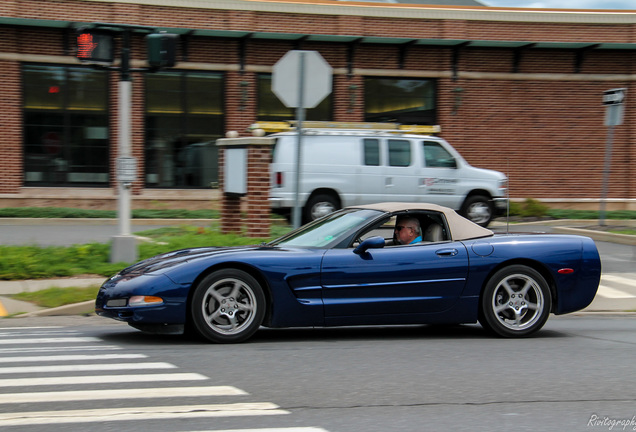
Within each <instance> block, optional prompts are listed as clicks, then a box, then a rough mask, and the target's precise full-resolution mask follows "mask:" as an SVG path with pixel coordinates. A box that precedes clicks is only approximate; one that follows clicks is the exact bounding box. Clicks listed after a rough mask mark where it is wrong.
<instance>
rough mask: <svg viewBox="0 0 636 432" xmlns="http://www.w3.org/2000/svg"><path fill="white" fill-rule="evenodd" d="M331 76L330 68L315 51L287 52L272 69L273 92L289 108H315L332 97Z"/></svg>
mask: <svg viewBox="0 0 636 432" xmlns="http://www.w3.org/2000/svg"><path fill="white" fill-rule="evenodd" d="M331 74H332V69H331V66H329V63H327V62H326V61H325V59H324V58H323V57H322V56H321V55H320V53H319V52H318V51H308V50H292V51H288V52H287V54H285V55H284V56H283V57H281V59H280V60H278V62H276V64H275V65H274V69H273V73H272V91H273V92H274V94H275V95H276V96H278V98H279V99H280V100H281V101H282V102H283V103H284V104H285V106H286V107H288V108H314V107H315V106H316V105H318V104H319V103H320V102H321V101H322V100H323V99H324V98H325V97H327V95H328V94H329V93H331ZM301 82H302V83H303V85H302V88H303V89H302V96H303V97H302V105H303V106H300V105H301V102H300V94H301V93H300V92H301V90H300V87H301V86H300V83H301Z"/></svg>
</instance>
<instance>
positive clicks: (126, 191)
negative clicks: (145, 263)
mask: <svg viewBox="0 0 636 432" xmlns="http://www.w3.org/2000/svg"><path fill="white" fill-rule="evenodd" d="M131 90H132V83H131V82H130V81H119V118H118V124H119V157H129V156H130V154H131V152H130V137H131V133H130V111H131V109H130V105H131V101H132V97H131V96H132V95H131V93H132V91H131ZM118 183H119V199H118V203H117V204H118V205H117V210H118V214H117V216H118V219H119V223H118V225H119V235H123V236H127V235H130V219H131V216H132V212H131V209H130V207H131V206H130V201H131V196H130V189H131V185H130V183H128V182H123V181H119V182H118Z"/></svg>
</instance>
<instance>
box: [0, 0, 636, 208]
mask: <svg viewBox="0 0 636 432" xmlns="http://www.w3.org/2000/svg"><path fill="white" fill-rule="evenodd" d="M94 23H108V24H111V25H114V26H111V27H108V30H113V29H115V30H116V29H117V28H120V27H121V26H125V28H127V29H129V30H130V33H131V40H132V46H131V48H132V49H131V57H132V62H131V65H132V67H133V68H134V71H133V73H132V78H133V91H132V93H133V94H132V99H133V105H132V112H131V121H132V154H133V155H134V156H135V157H136V158H137V160H138V174H139V175H138V180H137V181H136V182H135V183H134V185H133V191H134V202H133V207H135V208H139V207H153V206H162V205H163V206H171V207H175V208H179V207H188V208H206V207H209V203H210V199H211V198H214V197H215V196H218V191H215V190H213V189H211V188H210V185H211V184H212V185H214V184H215V183H216V182H218V155H217V148H216V146H215V145H214V143H215V141H216V139H217V138H220V137H223V136H224V135H225V134H226V132H227V131H238V132H239V134H241V135H245V134H248V133H249V132H247V128H248V127H249V126H250V125H251V124H252V123H254V122H255V121H259V120H284V119H293V117H294V113H293V111H292V110H290V109H287V108H285V107H284V106H283V105H282V104H281V103H280V102H279V101H278V100H277V99H276V97H275V96H274V95H273V94H272V92H271V89H270V82H271V72H272V66H273V65H274V64H275V63H276V61H277V60H279V59H280V58H281V57H282V56H283V55H284V54H285V53H286V52H287V51H288V50H291V49H307V50H317V51H319V52H320V53H321V54H322V56H323V57H324V58H325V59H326V60H327V61H328V62H329V64H330V65H331V66H332V67H333V72H334V75H333V92H332V94H331V95H330V96H329V97H328V98H327V99H326V100H325V101H323V103H321V104H320V105H319V106H318V107H316V108H315V109H312V110H309V111H308V113H307V118H308V119H313V120H333V121H397V122H401V123H408V124H413V123H415V124H438V125H440V126H441V129H442V132H441V135H442V136H443V137H444V138H446V139H447V140H448V141H449V142H451V143H452V144H453V145H454V146H455V147H456V148H457V149H458V150H459V151H460V152H461V153H462V155H464V157H465V158H466V159H467V160H468V161H469V162H470V163H471V164H473V165H475V166H480V167H484V168H491V169H497V170H500V171H503V172H505V173H506V174H507V175H508V176H509V177H510V194H511V197H512V198H519V199H521V198H527V197H532V198H536V199H542V200H544V201H546V202H549V203H553V204H554V205H555V206H561V207H581V206H589V207H590V208H596V207H597V204H598V200H599V198H600V197H601V189H602V179H603V165H604V153H605V145H606V137H607V132H608V131H607V127H605V126H604V111H605V108H604V107H603V106H602V105H601V98H602V94H603V91H605V90H608V89H611V88H626V89H627V102H626V108H625V122H624V124H623V125H621V126H618V127H616V128H615V133H614V136H613V157H612V171H611V176H610V183H609V195H608V196H609V197H610V204H609V205H608V208H610V209H613V208H623V209H634V208H636V130H634V127H633V126H632V125H633V124H634V120H636V110H634V109H632V108H631V107H632V106H633V103H632V101H631V100H632V99H633V97H636V93H635V92H634V88H633V87H634V82H635V81H636V12H634V11H632V12H629V11H620V12H618V11H584V10H580V11H567V10H559V11H556V10H551V11H546V10H522V9H506V8H486V7H478V6H475V7H473V6H426V5H418V4H395V3H391V4H387V3H363V2H340V1H332V0H314V1H301V0H272V1H243V0H4V1H2V2H1V3H0V67H1V70H2V73H3V80H2V81H1V82H0V89H1V91H2V98H1V99H0V104H1V112H2V119H1V120H0V122H1V124H2V138H1V140H0V160H2V167H3V169H2V170H0V206H2V207H10V206H31V205H40V206H45V205H56V206H59V205H64V206H77V207H90V208H115V206H116V198H117V196H116V195H117V190H118V189H117V184H116V180H115V175H114V169H115V159H116V157H117V142H118V123H117V113H118V105H117V97H118V94H117V93H118V81H119V79H120V76H119V73H118V71H116V70H110V69H108V68H97V67H94V66H91V65H86V64H82V63H81V62H80V61H78V60H77V58H76V56H75V55H76V44H75V37H76V29H78V28H80V27H82V26H86V25H91V24H94ZM118 26H119V27H118ZM140 26H146V27H147V28H146V27H140ZM149 28H150V29H149ZM149 30H157V31H159V30H164V31H167V32H170V33H176V34H179V35H180V38H179V43H178V48H177V63H176V65H175V66H174V67H173V68H170V69H164V70H161V71H158V72H149V71H146V70H145V68H146V67H147V66H148V65H147V62H146V46H145V42H144V37H145V36H146V34H147V33H148V31H149ZM113 35H114V41H115V44H116V49H115V52H116V53H118V52H119V48H120V46H121V40H122V38H121V33H119V32H118V31H115V32H114V33H113ZM116 57H117V55H116ZM113 66H117V61H116V62H115V64H114V65H113Z"/></svg>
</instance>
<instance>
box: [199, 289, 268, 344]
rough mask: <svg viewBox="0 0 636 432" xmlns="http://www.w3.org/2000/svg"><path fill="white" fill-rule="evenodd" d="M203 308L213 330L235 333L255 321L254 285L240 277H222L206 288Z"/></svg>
mask: <svg viewBox="0 0 636 432" xmlns="http://www.w3.org/2000/svg"><path fill="white" fill-rule="evenodd" d="M201 308H202V313H203V319H204V320H205V322H206V323H207V325H208V326H210V327H211V328H212V330H214V331H215V332H217V333H219V334H224V335H235V334H238V333H241V332H242V331H243V330H245V329H246V328H247V327H249V326H250V324H251V323H252V322H253V321H254V318H255V312H256V308H257V303H256V296H255V294H254V291H253V289H252V287H250V286H249V285H248V284H246V283H245V282H243V281H242V280H240V279H235V278H225V279H220V280H218V281H216V282H214V283H213V284H212V285H211V286H210V287H209V288H208V289H207V290H206V292H205V294H204V295H203V301H202V302H201Z"/></svg>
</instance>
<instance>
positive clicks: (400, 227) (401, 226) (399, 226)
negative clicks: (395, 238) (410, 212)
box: [395, 225, 411, 232]
mask: <svg viewBox="0 0 636 432" xmlns="http://www.w3.org/2000/svg"><path fill="white" fill-rule="evenodd" d="M402 228H411V227H408V226H403V225H398V226H396V227H395V231H397V232H400V231H402Z"/></svg>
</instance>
